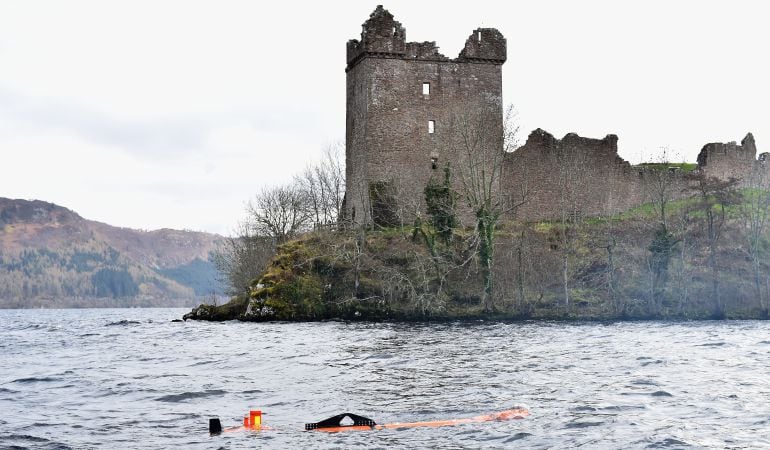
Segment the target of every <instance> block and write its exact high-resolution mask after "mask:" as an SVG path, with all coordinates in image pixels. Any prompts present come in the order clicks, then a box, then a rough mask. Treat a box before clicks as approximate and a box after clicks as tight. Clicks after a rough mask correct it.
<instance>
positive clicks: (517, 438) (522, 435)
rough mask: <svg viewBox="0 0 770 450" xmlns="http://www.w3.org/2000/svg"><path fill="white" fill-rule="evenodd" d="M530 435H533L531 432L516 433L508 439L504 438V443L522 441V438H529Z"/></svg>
mask: <svg viewBox="0 0 770 450" xmlns="http://www.w3.org/2000/svg"><path fill="white" fill-rule="evenodd" d="M529 436H532V434H531V433H516V434H514V435H513V436H511V437H509V438H508V439H506V440H504V441H503V443H508V442H514V441H520V440H522V439H526V438H528V437H529Z"/></svg>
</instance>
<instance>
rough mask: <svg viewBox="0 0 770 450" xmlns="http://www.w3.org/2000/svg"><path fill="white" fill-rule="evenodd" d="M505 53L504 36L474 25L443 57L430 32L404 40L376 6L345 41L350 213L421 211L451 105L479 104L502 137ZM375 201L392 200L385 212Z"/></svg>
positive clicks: (475, 108)
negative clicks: (427, 37)
mask: <svg viewBox="0 0 770 450" xmlns="http://www.w3.org/2000/svg"><path fill="white" fill-rule="evenodd" d="M505 59H506V42H505V38H504V37H503V36H502V34H500V32H499V31H497V30H496V29H494V28H478V29H476V30H474V31H473V33H472V34H471V35H470V36H469V37H468V39H467V40H466V41H465V47H464V48H463V50H462V51H461V52H460V55H459V56H458V57H457V58H455V59H450V58H447V57H446V56H444V55H442V54H441V53H439V51H438V47H437V46H436V43H435V42H407V41H406V30H405V29H404V27H403V26H401V24H400V23H399V22H397V21H396V20H395V19H394V18H393V15H392V14H391V13H390V12H388V11H387V10H386V9H384V8H383V7H382V6H378V7H377V8H376V9H375V10H374V12H373V13H372V14H371V15H370V17H369V19H368V20H367V21H366V22H364V24H363V30H362V32H361V39H360V40H356V39H353V40H350V41H348V43H347V68H346V70H345V71H346V73H347V122H346V136H345V138H346V177H347V192H346V197H345V216H346V218H347V219H348V220H352V221H353V222H357V223H362V222H365V223H369V222H371V221H372V220H374V221H379V222H383V221H384V222H385V223H387V222H389V221H393V220H399V218H400V219H405V220H410V218H411V217H413V216H414V215H416V214H420V213H421V212H423V211H424V194H423V192H424V188H425V186H426V184H427V183H428V180H429V179H430V177H431V175H433V174H435V173H437V172H440V170H441V168H442V167H443V166H444V164H445V162H446V161H447V160H448V155H447V149H448V148H451V146H452V140H453V139H456V137H453V134H452V133H450V130H451V127H450V123H451V122H452V120H453V118H454V117H456V115H457V114H458V113H465V114H467V113H471V114H482V113H484V114H485V116H484V117H485V130H486V131H487V132H488V133H490V134H491V135H494V136H496V137H499V139H497V141H499V142H500V143H501V142H502V133H503V108H502V65H503V63H504V62H505ZM501 148H502V147H501ZM383 202H390V203H391V204H390V205H389V208H388V209H389V210H392V209H393V207H395V209H396V211H391V213H394V214H391V216H390V217H387V214H384V215H383V214H382V213H381V212H380V213H378V210H379V209H381V208H380V206H381V203H383ZM378 214H379V215H381V216H382V217H379V218H378ZM372 215H374V217H372Z"/></svg>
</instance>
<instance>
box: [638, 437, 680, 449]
mask: <svg viewBox="0 0 770 450" xmlns="http://www.w3.org/2000/svg"><path fill="white" fill-rule="evenodd" d="M682 445H686V446H689V445H690V444H688V443H687V442H684V441H680V440H679V439H674V438H666V439H663V440H662V441H658V442H654V443H652V444H650V445H648V446H647V448H668V447H679V446H682Z"/></svg>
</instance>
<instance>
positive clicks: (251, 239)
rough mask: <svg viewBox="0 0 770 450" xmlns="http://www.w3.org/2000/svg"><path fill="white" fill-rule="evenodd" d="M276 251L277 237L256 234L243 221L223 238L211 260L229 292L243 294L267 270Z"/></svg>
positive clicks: (230, 293)
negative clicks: (230, 233)
mask: <svg viewBox="0 0 770 450" xmlns="http://www.w3.org/2000/svg"><path fill="white" fill-rule="evenodd" d="M274 253H275V241H274V239H272V238H269V237H265V236H258V235H256V234H254V227H253V226H251V225H250V224H249V223H246V222H242V223H241V224H239V225H238V227H237V228H236V230H235V231H234V232H233V235H231V236H230V237H227V238H225V239H224V240H223V242H222V243H221V244H220V246H219V248H218V249H217V250H216V251H215V252H214V253H213V255H212V260H213V262H214V265H215V267H216V268H217V271H218V272H219V276H220V278H219V280H220V281H221V282H222V283H223V284H224V285H225V286H226V292H227V294H229V295H240V294H243V293H244V292H247V290H248V288H249V285H250V284H251V282H252V281H253V280H255V279H256V278H257V277H259V276H260V275H261V274H262V272H264V270H265V267H267V263H268V262H269V261H270V258H271V257H272V256H273V254H274Z"/></svg>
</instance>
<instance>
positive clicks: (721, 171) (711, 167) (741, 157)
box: [698, 133, 757, 180]
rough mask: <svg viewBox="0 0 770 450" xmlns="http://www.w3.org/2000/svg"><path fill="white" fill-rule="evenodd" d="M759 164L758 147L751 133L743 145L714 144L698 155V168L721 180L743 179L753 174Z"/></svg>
mask: <svg viewBox="0 0 770 450" xmlns="http://www.w3.org/2000/svg"><path fill="white" fill-rule="evenodd" d="M756 162H757V146H756V143H755V142H754V136H753V135H752V134H751V133H749V134H747V135H746V137H744V138H743V140H742V141H741V145H738V144H736V143H735V142H734V141H733V142H728V143H726V144H725V143H721V142H712V143H709V144H706V145H704V146H703V148H702V149H701V151H700V153H698V167H699V168H700V169H701V170H703V171H704V172H705V173H706V174H707V175H708V176H711V177H717V178H721V179H724V180H726V179H728V178H736V179H741V178H743V177H744V176H745V175H746V174H748V173H751V170H752V167H753V166H754V165H755V164H756Z"/></svg>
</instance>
